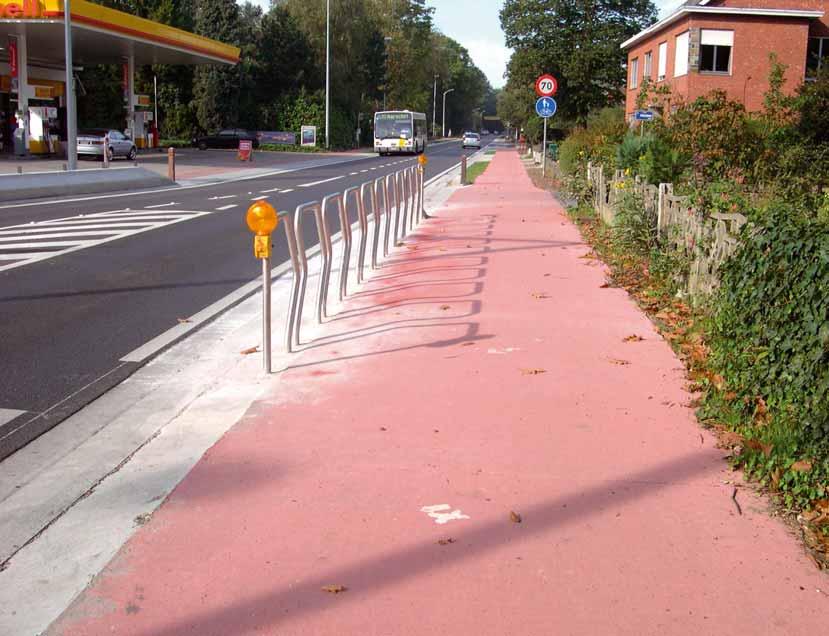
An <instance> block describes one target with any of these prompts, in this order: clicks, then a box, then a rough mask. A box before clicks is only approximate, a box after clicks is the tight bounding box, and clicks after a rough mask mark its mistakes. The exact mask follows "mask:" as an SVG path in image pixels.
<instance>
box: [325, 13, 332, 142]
mask: <svg viewBox="0 0 829 636" xmlns="http://www.w3.org/2000/svg"><path fill="white" fill-rule="evenodd" d="M330 105H331V0H325V148H326V150H327V149H328V148H330V147H331V131H330V130H329V128H330V113H329V109H330Z"/></svg>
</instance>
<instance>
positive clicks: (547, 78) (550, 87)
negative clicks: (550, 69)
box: [535, 75, 558, 97]
mask: <svg viewBox="0 0 829 636" xmlns="http://www.w3.org/2000/svg"><path fill="white" fill-rule="evenodd" d="M556 91H558V82H557V81H556V78H555V77H553V76H552V75H542V76H541V77H539V78H538V79H537V80H536V81H535V92H536V93H537V94H538V96H539V97H552V96H553V95H555V94H556Z"/></svg>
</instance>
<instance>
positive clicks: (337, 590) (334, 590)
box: [322, 585, 348, 594]
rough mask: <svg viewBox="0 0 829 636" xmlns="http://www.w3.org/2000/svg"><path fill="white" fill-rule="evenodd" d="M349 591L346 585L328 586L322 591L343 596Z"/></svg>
mask: <svg viewBox="0 0 829 636" xmlns="http://www.w3.org/2000/svg"><path fill="white" fill-rule="evenodd" d="M347 589H348V588H347V587H346V586H345V585H326V586H324V587H323V588H322V591H323V592H328V593H329V594H341V593H342V592H345V591H346V590H347Z"/></svg>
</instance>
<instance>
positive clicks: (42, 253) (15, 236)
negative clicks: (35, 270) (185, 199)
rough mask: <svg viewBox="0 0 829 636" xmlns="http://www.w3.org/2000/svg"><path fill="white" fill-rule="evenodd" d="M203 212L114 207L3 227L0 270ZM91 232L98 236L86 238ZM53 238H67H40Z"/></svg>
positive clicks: (59, 254) (123, 236)
mask: <svg viewBox="0 0 829 636" xmlns="http://www.w3.org/2000/svg"><path fill="white" fill-rule="evenodd" d="M206 214H211V212H198V211H188V210H177V211H175V212H174V211H170V212H130V211H127V210H113V211H111V212H98V213H95V214H87V215H82V214H79V215H77V216H72V217H65V218H59V219H50V220H48V221H38V222H30V223H23V224H20V225H12V226H7V227H3V228H0V262H6V263H7V264H5V265H0V272H2V271H6V270H10V269H15V268H17V267H22V266H24V265H29V264H31V263H36V262H38V261H44V260H47V259H50V258H55V257H56V256H62V255H64V254H69V253H71V252H77V251H79V250H83V249H88V248H90V247H95V246H96V245H103V244H105V243H110V242H112V241H117V240H119V239H122V238H126V237H128V236H135V235H136V234H142V233H144V232H149V231H150V230H154V229H156V228H160V227H164V226H167V225H173V224H175V223H181V222H182V221H189V220H190V219H195V218H198V217H200V216H204V215H206ZM94 236H97V237H99V238H91V239H90V238H89V237H94ZM53 238H61V239H68V240H64V241H52V240H45V241H44V240H41V239H53ZM15 250H27V251H25V252H23V251H15ZM33 250H36V251H33Z"/></svg>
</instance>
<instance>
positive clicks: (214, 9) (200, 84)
mask: <svg viewBox="0 0 829 636" xmlns="http://www.w3.org/2000/svg"><path fill="white" fill-rule="evenodd" d="M239 26H240V10H239V5H237V4H236V3H235V2H234V0H197V2H196V14H195V20H194V27H195V32H196V33H197V34H198V35H203V36H205V37H209V38H214V39H216V40H220V41H222V42H226V43H229V44H238V43H239V35H240V34H239ZM239 83H240V75H239V69H238V68H233V67H231V68H228V67H220V66H212V65H211V66H199V67H197V68H196V70H195V73H194V84H193V98H194V100H195V102H196V119H197V121H198V125H199V127H200V128H201V129H202V130H205V131H211V130H215V129H216V128H222V127H224V126H228V125H232V124H235V123H236V120H237V118H238V116H239V101H238V99H237V96H238V94H239Z"/></svg>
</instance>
